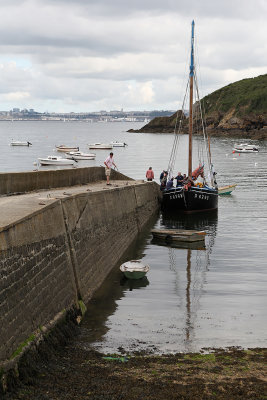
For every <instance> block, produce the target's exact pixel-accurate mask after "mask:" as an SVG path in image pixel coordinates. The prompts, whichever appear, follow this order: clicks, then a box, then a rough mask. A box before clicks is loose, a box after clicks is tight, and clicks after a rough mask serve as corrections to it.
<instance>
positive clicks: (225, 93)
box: [130, 74, 267, 139]
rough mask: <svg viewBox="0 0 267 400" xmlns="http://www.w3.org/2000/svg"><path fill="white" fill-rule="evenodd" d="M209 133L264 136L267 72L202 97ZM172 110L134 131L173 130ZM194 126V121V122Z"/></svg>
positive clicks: (266, 117)
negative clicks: (169, 114) (168, 113)
mask: <svg viewBox="0 0 267 400" xmlns="http://www.w3.org/2000/svg"><path fill="white" fill-rule="evenodd" d="M201 102H202V109H204V110H205V116H206V118H205V119H206V125H207V129H208V132H209V135H228V136H239V137H244V138H245V137H247V138H249V137H250V138H255V139H256V138H257V139H267V74H266V75H260V76H258V77H256V78H249V79H243V80H241V81H238V82H235V83H231V84H230V85H227V86H225V87H223V88H221V89H219V90H216V91H215V92H213V93H211V94H209V95H208V96H205V97H204V98H203V99H202V101H201ZM176 114H177V113H175V114H174V115H172V116H170V117H157V118H154V119H153V120H152V121H150V122H149V123H148V124H147V125H145V126H143V127H142V128H141V129H140V130H137V131H134V130H132V129H131V130H130V131H134V132H151V133H167V132H170V133H171V132H173V131H174V126H175V121H176ZM195 126H197V124H195Z"/></svg>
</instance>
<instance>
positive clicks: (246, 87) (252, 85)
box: [203, 74, 267, 116]
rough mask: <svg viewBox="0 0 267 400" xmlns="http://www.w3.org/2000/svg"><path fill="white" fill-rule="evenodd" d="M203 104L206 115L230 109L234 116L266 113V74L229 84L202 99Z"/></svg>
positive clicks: (225, 111)
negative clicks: (233, 111)
mask: <svg viewBox="0 0 267 400" xmlns="http://www.w3.org/2000/svg"><path fill="white" fill-rule="evenodd" d="M203 103H204V109H205V111H206V113H207V115H208V114H209V113H211V112H213V111H218V112H221V113H223V114H224V113H227V112H228V111H230V110H231V109H235V115H236V116H244V115H246V114H261V113H267V74H266V75H260V76H258V77H256V78H250V79H243V80H241V81H238V82H235V83H231V84H230V85H228V86H225V87H223V88H222V89H219V90H216V91H215V92H213V93H211V94H209V95H208V96H206V97H204V98H203Z"/></svg>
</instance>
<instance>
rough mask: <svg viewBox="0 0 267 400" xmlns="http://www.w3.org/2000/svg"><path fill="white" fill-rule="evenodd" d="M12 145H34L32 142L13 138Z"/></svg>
mask: <svg viewBox="0 0 267 400" xmlns="http://www.w3.org/2000/svg"><path fill="white" fill-rule="evenodd" d="M10 146H28V147H29V146H32V143H30V142H21V141H20V140H12V142H11V143H10Z"/></svg>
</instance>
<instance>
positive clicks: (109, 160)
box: [104, 153, 117, 185]
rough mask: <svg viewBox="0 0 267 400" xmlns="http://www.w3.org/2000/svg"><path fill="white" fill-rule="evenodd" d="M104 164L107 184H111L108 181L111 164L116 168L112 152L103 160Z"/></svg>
mask: <svg viewBox="0 0 267 400" xmlns="http://www.w3.org/2000/svg"><path fill="white" fill-rule="evenodd" d="M104 164H105V174H106V177H107V185H111V183H109V177H110V172H111V167H112V165H114V167H115V168H117V166H116V164H115V163H114V159H113V153H109V156H108V158H107V159H106V160H105V161H104Z"/></svg>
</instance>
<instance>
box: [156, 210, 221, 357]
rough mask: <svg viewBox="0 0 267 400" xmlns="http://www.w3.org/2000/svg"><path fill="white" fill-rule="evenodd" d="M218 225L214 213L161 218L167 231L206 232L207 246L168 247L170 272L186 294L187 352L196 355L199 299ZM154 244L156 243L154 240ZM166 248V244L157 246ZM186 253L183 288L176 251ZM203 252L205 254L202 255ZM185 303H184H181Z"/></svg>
mask: <svg viewBox="0 0 267 400" xmlns="http://www.w3.org/2000/svg"><path fill="white" fill-rule="evenodd" d="M217 223H218V212H217V210H213V211H210V212H207V213H205V214H203V213H202V214H191V215H190V214H189V215H188V214H187V215H186V214H178V215H177V214H176V215H174V214H170V213H169V214H166V212H165V213H163V214H162V215H161V219H160V224H161V226H162V227H164V228H166V229H194V230H201V231H202V230H204V231H206V238H205V240H206V242H205V245H203V243H202V244H201V243H180V246H179V243H177V242H176V243H170V244H165V246H166V245H167V247H168V252H169V263H170V269H171V270H172V271H173V272H175V273H176V285H177V294H178V293H179V294H180V296H181V293H185V295H184V294H183V295H182V297H183V299H185V329H184V343H185V347H186V350H187V351H194V330H195V329H194V327H195V321H196V319H197V317H198V316H197V312H198V310H199V307H200V298H201V295H202V293H203V286H204V283H205V282H206V275H207V272H208V271H209V265H210V255H211V252H212V247H213V245H214V241H215V237H216V231H217ZM152 243H153V244H155V243H156V241H155V239H153V240H152ZM158 244H159V245H163V243H158ZM177 248H179V249H185V251H186V252H187V255H186V265H184V268H185V269H184V272H185V277H184V282H183V283H184V286H183V288H181V267H182V266H181V265H178V262H177V259H176V251H177V250H176V249H177ZM200 250H202V251H200ZM181 300H182V299H181Z"/></svg>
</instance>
